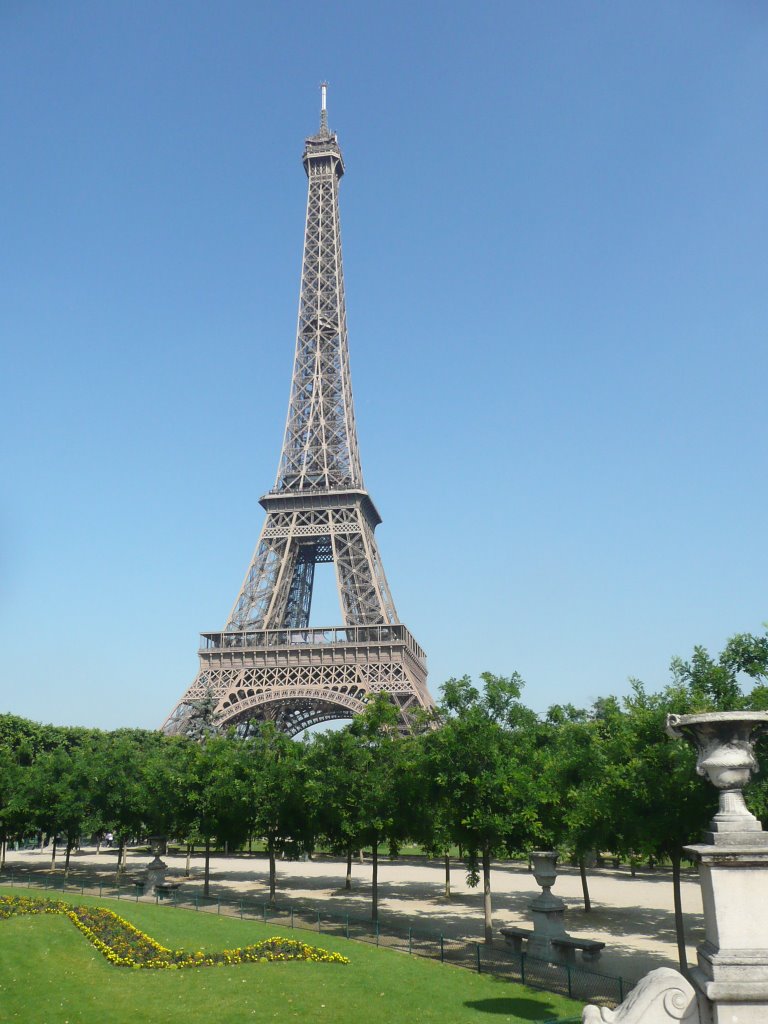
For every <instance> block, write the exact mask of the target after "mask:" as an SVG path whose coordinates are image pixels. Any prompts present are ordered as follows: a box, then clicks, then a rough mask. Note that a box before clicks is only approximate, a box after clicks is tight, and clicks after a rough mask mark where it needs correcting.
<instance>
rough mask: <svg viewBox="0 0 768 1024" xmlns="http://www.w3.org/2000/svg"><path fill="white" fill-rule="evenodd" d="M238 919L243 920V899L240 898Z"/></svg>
mask: <svg viewBox="0 0 768 1024" xmlns="http://www.w3.org/2000/svg"><path fill="white" fill-rule="evenodd" d="M240 920H241V921H242V920H243V901H242V900H240Z"/></svg>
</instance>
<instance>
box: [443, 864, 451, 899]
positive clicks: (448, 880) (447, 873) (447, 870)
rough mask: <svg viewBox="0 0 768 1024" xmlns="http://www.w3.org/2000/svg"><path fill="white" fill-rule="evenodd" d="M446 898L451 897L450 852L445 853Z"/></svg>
mask: <svg viewBox="0 0 768 1024" xmlns="http://www.w3.org/2000/svg"><path fill="white" fill-rule="evenodd" d="M444 860H445V898H446V899H447V900H449V899H450V898H451V857H450V854H448V853H446V854H445V858H444Z"/></svg>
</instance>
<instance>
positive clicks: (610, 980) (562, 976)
mask: <svg viewBox="0 0 768 1024" xmlns="http://www.w3.org/2000/svg"><path fill="white" fill-rule="evenodd" d="M0 885H9V886H12V887H24V888H29V887H31V886H34V887H36V888H38V887H39V888H42V889H50V890H54V891H56V892H70V893H80V894H81V895H87V896H97V897H100V898H103V899H118V900H131V901H134V902H138V901H139V899H140V898H141V897H142V893H143V889H144V886H143V883H136V882H126V883H114V882H107V881H105V880H104V879H103V878H100V877H98V876H93V875H78V876H77V877H76V878H75V877H72V878H70V879H67V878H65V877H64V876H63V874H61V873H57V872H37V871H30V872H18V871H13V870H11V871H6V872H0ZM155 903H157V904H161V905H163V906H173V907H179V908H183V909H186V910H193V911H197V912H204V913H208V914H211V913H213V914H225V915H227V916H229V917H239V918H241V919H242V920H249V921H261V922H263V923H264V924H278V925H282V926H284V927H287V928H303V929H306V930H309V931H314V932H318V933H322V934H326V935H334V936H337V937H339V938H344V939H354V940H356V941H358V942H368V943H371V944H372V945H376V946H383V947H386V948H387V949H395V950H399V951H400V952H402V953H409V954H411V955H412V956H423V957H428V958H429V959H432V960H440V961H441V962H443V963H447V964H453V965H454V966H456V967H464V968H466V969H468V970H471V971H477V972H478V973H480V974H491V975H493V976H494V977H497V978H502V979H506V980H507V981H514V982H518V983H520V984H522V985H528V986H529V987H530V988H536V989H542V990H544V991H545V992H555V993H558V994H559V995H564V996H568V997H569V998H571V999H576V1000H579V1001H582V1002H591V1003H600V1004H602V1005H604V1006H616V1005H617V1004H618V1003H621V1002H623V1001H624V998H625V996H626V995H627V993H628V992H629V991H630V990H631V989H632V988H633V987H634V985H635V982H634V981H628V980H627V979H625V978H621V977H616V976H614V975H610V974H600V973H598V972H596V971H591V970H588V969H587V968H585V967H580V966H577V965H575V964H567V963H553V962H550V961H548V960H540V959H538V958H537V957H533V956H529V955H528V954H527V953H515V952H512V951H510V950H508V949H507V948H506V947H504V946H501V947H499V946H494V945H487V944H485V943H481V942H473V941H471V940H469V939H456V938H452V937H450V936H448V935H445V934H444V933H443V932H430V931H422V930H421V929H417V928H412V927H406V926H404V925H393V924H391V923H389V922H387V923H383V922H382V921H381V920H378V921H369V920H367V919H365V918H359V917H354V916H352V915H350V914H339V913H334V912H331V911H327V910H324V909H322V908H321V907H319V906H317V905H315V906H308V905H307V904H304V903H300V902H297V901H287V902H284V903H279V904H278V903H275V904H270V903H268V902H266V901H261V900H254V899H228V898H223V897H220V896H201V895H199V893H197V892H191V891H185V890H184V889H183V888H182V887H180V888H177V889H173V890H171V891H170V892H168V894H167V895H164V896H160V897H158V896H155Z"/></svg>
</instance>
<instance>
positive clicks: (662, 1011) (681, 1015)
mask: <svg viewBox="0 0 768 1024" xmlns="http://www.w3.org/2000/svg"><path fill="white" fill-rule="evenodd" d="M581 1020H582V1024H672V1022H675V1024H701V1017H700V1015H699V1007H698V1002H697V1000H696V992H695V991H694V988H693V986H692V985H691V984H690V982H688V981H686V979H685V978H684V977H683V976H682V974H680V973H679V972H678V971H673V970H672V968H671V967H659V968H657V970H655V971H651V972H650V974H646V976H645V977H644V978H643V979H642V980H641V981H639V982H638V983H637V985H636V986H635V987H634V988H633V989H632V991H631V992H630V993H629V995H628V996H627V998H626V999H625V1000H624V1002H623V1003H622V1004H621V1006H617V1007H616V1009H615V1010H609V1009H607V1008H606V1007H604V1006H585V1007H584V1010H583V1011H582V1016H581Z"/></svg>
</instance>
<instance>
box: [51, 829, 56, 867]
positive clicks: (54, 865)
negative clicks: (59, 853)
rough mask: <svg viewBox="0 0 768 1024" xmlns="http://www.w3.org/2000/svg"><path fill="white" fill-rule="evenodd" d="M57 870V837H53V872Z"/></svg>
mask: <svg viewBox="0 0 768 1024" xmlns="http://www.w3.org/2000/svg"><path fill="white" fill-rule="evenodd" d="M55 870H56V836H54V837H53V846H52V847H51V871H55Z"/></svg>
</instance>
